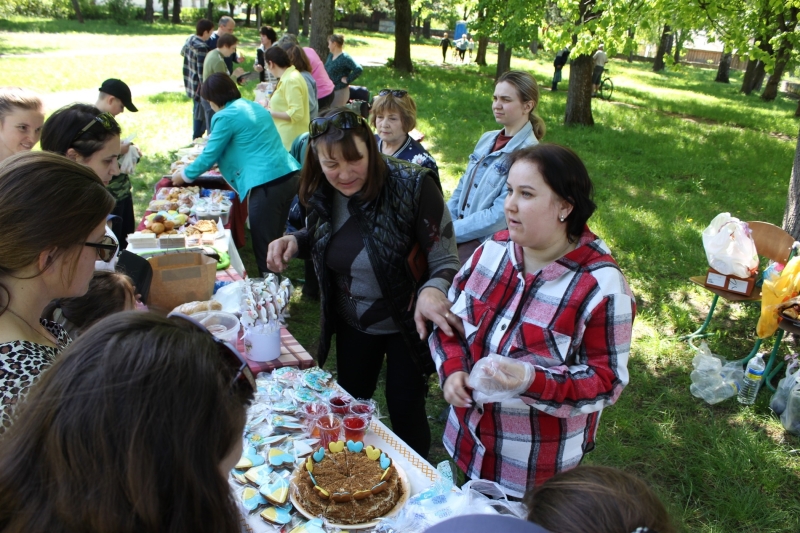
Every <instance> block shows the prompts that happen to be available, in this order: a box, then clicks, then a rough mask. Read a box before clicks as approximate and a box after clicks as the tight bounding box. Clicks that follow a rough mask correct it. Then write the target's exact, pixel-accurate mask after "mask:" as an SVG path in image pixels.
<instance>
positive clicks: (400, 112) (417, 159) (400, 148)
mask: <svg viewBox="0 0 800 533" xmlns="http://www.w3.org/2000/svg"><path fill="white" fill-rule="evenodd" d="M369 123H370V124H371V125H372V127H373V128H375V131H376V133H375V136H376V139H377V141H378V148H379V149H380V151H381V153H382V154H384V155H388V156H392V157H396V158H397V159H403V160H405V161H408V162H410V163H414V164H415V165H419V166H421V167H425V168H428V169H430V170H431V171H433V173H434V174H436V184H437V185H438V186H439V189H441V188H442V186H441V184H440V183H439V167H437V166H436V160H435V159H434V158H433V156H432V155H431V154H429V153H428V151H427V150H426V149H425V148H424V147H423V146H422V144H420V143H419V142H418V141H415V140H414V139H412V138H411V136H410V135H409V134H408V133H409V132H410V131H411V130H413V129H414V128H415V127H416V126H417V104H416V102H414V99H413V98H411V95H410V94H408V91H405V90H402V89H382V90H381V91H380V92H379V93H378V96H376V97H375V98H374V99H373V100H372V109H371V110H370V116H369Z"/></svg>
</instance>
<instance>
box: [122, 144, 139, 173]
mask: <svg viewBox="0 0 800 533" xmlns="http://www.w3.org/2000/svg"><path fill="white" fill-rule="evenodd" d="M141 157H142V153H141V152H140V151H139V149H138V148H136V146H135V145H133V144H132V145H130V148H128V153H126V154H125V155H123V156H122V157H120V158H119V171H120V173H121V174H133V173H134V172H135V171H136V163H138V162H139V159H141Z"/></svg>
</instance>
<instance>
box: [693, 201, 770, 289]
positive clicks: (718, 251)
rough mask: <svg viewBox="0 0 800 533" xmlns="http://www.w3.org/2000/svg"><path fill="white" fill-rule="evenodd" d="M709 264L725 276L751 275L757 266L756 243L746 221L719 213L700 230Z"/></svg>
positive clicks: (728, 214)
mask: <svg viewBox="0 0 800 533" xmlns="http://www.w3.org/2000/svg"><path fill="white" fill-rule="evenodd" d="M703 247H704V248H705V250H706V258H707V259H708V266H710V267H711V268H713V269H714V270H716V271H717V272H719V273H720V274H724V275H726V276H728V275H733V276H737V277H740V278H747V277H750V276H751V275H752V274H753V273H754V272H755V271H756V270H757V269H758V253H757V252H756V244H755V242H753V237H751V235H750V228H749V227H748V226H747V222H742V221H741V220H739V219H738V218H736V217H732V216H731V214H730V213H720V214H719V215H717V216H716V217H714V220H712V221H711V224H709V225H708V227H707V228H706V229H704V230H703Z"/></svg>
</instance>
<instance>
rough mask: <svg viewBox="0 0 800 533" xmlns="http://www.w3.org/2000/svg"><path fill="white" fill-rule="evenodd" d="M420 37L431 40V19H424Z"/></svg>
mask: <svg viewBox="0 0 800 533" xmlns="http://www.w3.org/2000/svg"><path fill="white" fill-rule="evenodd" d="M422 36H423V37H425V38H426V39H430V38H431V17H428V18H426V19H425V20H424V21H423V22H422Z"/></svg>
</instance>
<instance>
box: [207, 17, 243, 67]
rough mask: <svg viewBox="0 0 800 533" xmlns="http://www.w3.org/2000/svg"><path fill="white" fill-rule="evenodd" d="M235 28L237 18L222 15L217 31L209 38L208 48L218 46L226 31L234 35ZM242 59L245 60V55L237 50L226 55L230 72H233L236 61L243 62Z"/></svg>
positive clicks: (212, 48) (226, 63)
mask: <svg viewBox="0 0 800 533" xmlns="http://www.w3.org/2000/svg"><path fill="white" fill-rule="evenodd" d="M235 30H236V21H235V20H233V19H232V18H231V17H220V19H219V24H218V25H217V31H215V32H214V33H213V34H211V38H209V39H208V49H209V50H214V49H215V48H216V47H217V41H218V40H219V38H220V37H221V36H223V35H225V34H226V33H228V34H231V35H233V32H234V31H235ZM242 61H244V56H243V55H242V54H237V53H236V52H234V53H233V54H231V55H230V56H228V57H226V58H225V65H227V67H228V72H233V64H234V63H241V62H242Z"/></svg>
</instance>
